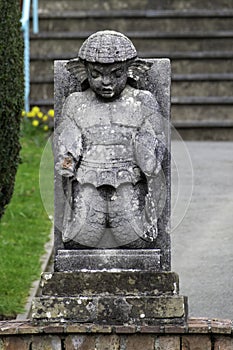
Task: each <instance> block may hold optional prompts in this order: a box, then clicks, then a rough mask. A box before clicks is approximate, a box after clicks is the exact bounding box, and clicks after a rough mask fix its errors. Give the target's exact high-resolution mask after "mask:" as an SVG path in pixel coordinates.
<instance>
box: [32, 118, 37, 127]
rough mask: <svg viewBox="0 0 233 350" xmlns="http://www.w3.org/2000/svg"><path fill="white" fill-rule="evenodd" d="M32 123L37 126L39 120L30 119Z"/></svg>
mask: <svg viewBox="0 0 233 350" xmlns="http://www.w3.org/2000/svg"><path fill="white" fill-rule="evenodd" d="M32 125H33V126H35V127H36V126H38V125H39V121H38V120H36V119H35V120H33V121H32Z"/></svg>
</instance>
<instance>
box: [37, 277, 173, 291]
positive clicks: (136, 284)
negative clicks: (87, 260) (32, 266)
mask: <svg viewBox="0 0 233 350" xmlns="http://www.w3.org/2000/svg"><path fill="white" fill-rule="evenodd" d="M41 287H42V294H43V295H50V296H62V297H65V296H89V295H93V296H94V295H104V296H105V295H115V296H116V295H124V296H127V295H136V296H140V295H159V294H160V295H161V294H164V295H165V294H166V295H174V294H178V292H179V277H178V275H177V274H176V273H174V272H152V271H133V272H131V271H121V272H109V271H101V272H54V273H49V272H45V273H43V274H42V277H41Z"/></svg>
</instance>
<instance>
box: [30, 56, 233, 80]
mask: <svg viewBox="0 0 233 350" xmlns="http://www.w3.org/2000/svg"><path fill="white" fill-rule="evenodd" d="M66 56H67V55H66ZM232 56H233V53H232ZM65 58H66V59H68V58H70V57H68V56H67V57H65ZM55 59H62V57H55V55H54V56H52V55H50V57H49V58H48V59H46V57H43V56H41V57H40V58H38V57H36V56H34V55H33V56H32V57H31V66H30V69H31V78H32V80H33V81H34V80H35V79H37V78H38V77H40V79H46V81H47V78H48V77H50V76H51V77H52V78H51V79H53V64H54V60H55ZM207 72H208V73H209V74H226V75H228V74H231V73H232V72H233V60H232V59H231V58H222V59H218V58H216V59H213V58H212V59H211V58H210V59H205V58H204V59H202V58H199V57H198V58H197V59H185V58H183V59H182V58H173V59H172V73H173V74H182V75H184V74H206V73H207Z"/></svg>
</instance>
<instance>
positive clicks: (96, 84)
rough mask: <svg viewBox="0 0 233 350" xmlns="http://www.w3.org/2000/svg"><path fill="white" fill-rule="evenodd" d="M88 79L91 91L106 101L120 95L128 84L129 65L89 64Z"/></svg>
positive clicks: (119, 63)
mask: <svg viewBox="0 0 233 350" xmlns="http://www.w3.org/2000/svg"><path fill="white" fill-rule="evenodd" d="M87 77H88V81H89V84H90V87H91V89H92V90H93V91H94V92H95V93H96V94H97V95H98V96H100V97H102V98H104V99H113V98H116V97H118V96H119V95H120V93H121V92H122V91H123V90H124V88H125V86H126V82H127V63H126V62H116V63H110V64H101V63H90V62H88V63H87Z"/></svg>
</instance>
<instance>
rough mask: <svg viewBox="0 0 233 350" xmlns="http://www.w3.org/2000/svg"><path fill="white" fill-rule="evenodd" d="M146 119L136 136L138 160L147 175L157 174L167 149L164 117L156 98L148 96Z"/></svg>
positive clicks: (145, 111) (145, 110) (145, 109)
mask: <svg viewBox="0 0 233 350" xmlns="http://www.w3.org/2000/svg"><path fill="white" fill-rule="evenodd" d="M146 106H147V107H146V108H144V109H143V111H144V113H145V118H144V121H143V123H142V125H141V127H140V129H139V131H138V132H137V134H136V136H135V151H136V160H137V163H138V165H139V167H140V168H141V170H142V171H143V172H144V173H145V175H147V176H153V175H157V174H158V173H159V171H160V170H161V167H162V161H163V158H164V155H165V151H166V137H165V133H164V118H163V116H162V114H161V112H160V108H159V106H158V103H157V101H156V100H155V98H154V97H153V96H152V95H151V94H148V95H147V96H146ZM148 106H149V107H148Z"/></svg>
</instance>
